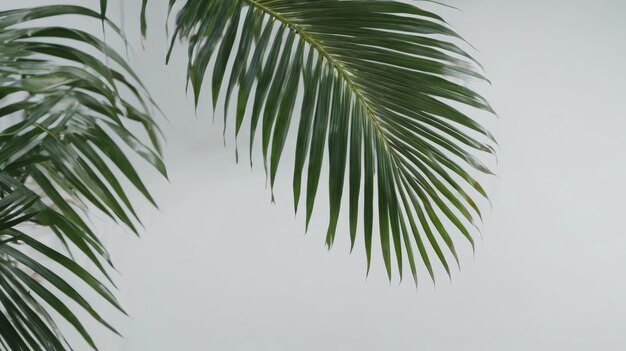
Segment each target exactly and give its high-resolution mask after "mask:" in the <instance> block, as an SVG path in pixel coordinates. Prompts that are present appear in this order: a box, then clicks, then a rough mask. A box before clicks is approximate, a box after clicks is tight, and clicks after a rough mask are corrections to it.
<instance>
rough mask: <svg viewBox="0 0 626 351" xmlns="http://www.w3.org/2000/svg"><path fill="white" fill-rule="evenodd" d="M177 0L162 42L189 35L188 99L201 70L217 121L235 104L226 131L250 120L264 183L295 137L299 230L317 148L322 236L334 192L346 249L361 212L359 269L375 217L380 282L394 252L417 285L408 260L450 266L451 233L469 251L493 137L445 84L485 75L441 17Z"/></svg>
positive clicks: (335, 0) (470, 96) (401, 7)
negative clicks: (323, 183)
mask: <svg viewBox="0 0 626 351" xmlns="http://www.w3.org/2000/svg"><path fill="white" fill-rule="evenodd" d="M145 3H146V0H144V6H145ZM176 3H177V1H176V0H171V1H170V10H172V7H173V6H174V5H176ZM178 3H182V5H181V6H179V7H178V6H177V7H176V8H177V15H176V29H175V34H174V37H180V38H183V39H186V40H187V41H188V45H189V50H188V51H189V66H188V79H189V82H190V83H191V87H192V90H193V93H194V97H195V99H196V104H197V103H198V99H199V97H200V92H201V88H202V86H203V84H204V81H205V73H206V72H207V71H210V72H212V74H211V77H210V79H211V90H212V99H213V105H214V107H215V104H216V102H217V100H218V97H219V94H220V92H223V93H224V94H225V108H226V111H227V112H226V114H225V123H226V117H227V116H228V108H229V107H231V105H235V106H236V107H235V111H234V113H233V114H232V115H233V116H234V118H233V120H234V121H233V123H234V130H235V133H236V135H239V133H240V132H241V127H242V124H243V121H244V120H245V119H249V121H250V126H251V127H250V130H249V138H250V141H251V145H252V144H253V143H254V142H255V141H257V142H258V143H260V145H261V148H262V153H263V165H264V167H265V169H266V171H267V173H268V175H269V179H270V183H271V186H272V187H273V186H274V182H275V180H276V174H277V172H278V166H279V164H280V159H281V156H282V154H283V151H284V147H285V140H286V136H287V134H288V133H289V132H290V131H293V132H294V133H297V136H298V139H297V145H296V149H295V174H294V177H293V194H294V204H295V207H296V210H297V209H298V206H299V203H300V202H301V200H303V202H304V206H305V210H306V223H307V226H308V223H309V221H310V219H311V215H312V212H313V208H314V204H315V199H316V195H317V191H318V187H319V180H320V173H321V169H322V164H323V163H324V160H325V156H324V155H325V152H326V150H327V152H326V155H327V162H328V164H329V184H328V191H329V197H330V223H329V226H328V231H327V234H326V244H327V245H328V246H329V247H330V246H332V244H333V242H334V240H335V237H336V232H337V224H338V221H339V216H340V211H341V204H342V201H341V200H342V197H343V196H344V193H346V194H347V195H346V196H348V200H349V201H348V209H347V211H348V213H349V223H350V225H349V231H350V238H351V240H352V244H353V245H354V242H355V240H356V237H357V231H358V223H359V218H362V220H361V222H362V226H363V230H362V232H363V238H364V243H365V248H366V253H367V264H368V269H369V266H370V260H371V252H372V237H373V235H374V229H373V225H374V220H373V218H374V217H377V218H378V230H377V232H378V235H379V236H380V242H381V247H382V255H383V258H384V264H385V267H386V269H387V273H388V275H389V277H390V278H391V272H392V260H394V256H395V260H396V262H397V266H398V270H399V272H400V277H401V276H402V268H403V257H407V258H408V262H409V265H410V269H411V273H412V275H413V278H414V279H415V281H416V282H417V264H416V262H415V259H416V258H418V259H421V261H422V263H423V265H424V266H425V267H426V269H427V270H428V272H429V273H430V276H431V277H432V278H433V279H434V271H433V263H432V262H433V261H434V260H436V261H439V263H440V264H441V265H442V266H443V267H444V268H445V270H446V271H447V272H448V274H450V268H449V260H450V256H452V257H453V258H454V259H455V260H456V261H457V263H458V257H457V250H456V246H455V243H456V242H457V241H458V239H456V238H453V235H455V234H454V233H452V232H451V230H453V231H455V232H458V233H460V236H462V237H464V238H465V239H466V240H467V241H469V243H470V244H471V245H472V247H473V244H474V241H473V238H472V237H473V235H474V234H473V233H475V231H476V229H472V228H474V223H475V221H477V219H478V218H480V210H479V207H478V205H477V204H476V201H475V200H474V198H476V197H486V196H487V195H486V193H485V191H484V190H483V188H482V187H481V186H480V184H479V182H478V181H477V180H476V179H475V178H476V174H479V173H487V174H489V173H490V171H489V170H488V168H487V167H486V166H484V165H483V163H482V162H481V161H480V159H479V157H478V156H477V155H478V154H482V153H487V154H494V153H495V151H494V148H493V146H492V145H493V144H495V141H494V139H493V137H492V135H491V134H490V133H489V132H488V131H487V130H486V129H485V128H483V127H482V126H481V125H480V124H479V123H477V122H476V121H475V120H473V119H472V118H471V117H470V116H468V115H466V114H465V113H463V112H461V111H460V110H459V109H458V108H456V107H455V105H458V104H461V105H466V106H470V107H473V108H476V109H481V110H485V111H489V112H493V111H492V109H491V107H490V106H489V104H488V103H487V101H486V100H485V99H484V98H483V97H482V96H480V95H479V94H477V93H476V92H474V91H472V90H471V89H469V88H467V87H466V86H464V85H462V84H459V83H457V82H458V81H459V80H463V81H465V80H486V79H485V78H484V77H483V75H482V74H481V73H480V70H479V69H477V68H476V66H477V63H476V62H475V61H474V59H473V58H472V57H471V56H470V55H469V54H468V53H467V52H466V51H464V50H463V49H462V48H461V47H459V46H458V45H456V44H455V41H456V42H458V41H460V37H459V36H458V35H457V34H456V33H455V32H454V31H453V30H452V29H451V28H450V27H449V26H448V25H447V24H446V23H445V22H444V20H443V19H442V18H441V17H439V16H438V15H436V14H434V13H432V12H429V11H426V10H423V9H421V8H419V7H416V6H414V5H410V4H406V3H401V2H399V1H391V0H316V1H312V0H230V1H222V0H220V1H205V0H186V1H179V2H178ZM144 8H145V7H144ZM168 57H169V54H168ZM229 64H230V65H232V68H231V70H230V72H229V73H228V74H227V67H229ZM298 96H301V99H302V102H301V103H300V107H299V109H300V110H299V118H294V115H295V114H297V113H298V112H297V106H296V105H297V102H298V101H299V98H298ZM231 101H232V103H231ZM292 124H297V126H295V125H294V126H292ZM251 148H252V146H251ZM305 175H306V185H304V184H303V178H305ZM301 194H302V195H301ZM301 197H303V198H304V199H301ZM415 249H417V250H415ZM433 254H434V255H435V256H436V258H434V259H433V258H432V257H430V255H433Z"/></svg>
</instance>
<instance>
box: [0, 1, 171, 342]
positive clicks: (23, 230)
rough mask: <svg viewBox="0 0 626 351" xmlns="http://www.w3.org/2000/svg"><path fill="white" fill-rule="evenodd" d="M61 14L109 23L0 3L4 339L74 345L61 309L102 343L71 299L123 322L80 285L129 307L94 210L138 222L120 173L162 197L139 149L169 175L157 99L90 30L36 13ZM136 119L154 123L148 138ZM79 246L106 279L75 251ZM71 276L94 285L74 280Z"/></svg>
mask: <svg viewBox="0 0 626 351" xmlns="http://www.w3.org/2000/svg"><path fill="white" fill-rule="evenodd" d="M61 15H79V16H86V17H89V18H92V19H93V21H94V23H95V24H99V23H100V21H101V20H102V21H103V22H102V23H108V22H107V21H108V20H106V19H102V16H101V14H100V13H98V12H94V11H92V10H89V9H86V8H83V7H78V6H45V7H38V8H31V9H18V10H13V11H4V12H0V123H2V124H1V125H2V128H1V129H0V345H1V346H0V349H6V350H69V349H70V347H69V346H68V345H67V343H66V341H65V339H64V338H63V336H62V334H61V333H60V332H59V330H58V328H57V325H56V322H55V319H54V318H52V317H51V314H50V311H55V313H56V314H58V315H59V316H60V317H61V318H63V319H65V320H66V321H67V322H68V323H69V324H70V325H72V326H73V327H74V328H75V329H76V330H77V331H78V332H79V334H80V335H82V337H83V338H84V339H85V341H86V342H87V343H88V344H89V345H90V346H91V347H93V348H95V347H96V346H95V344H94V342H93V339H92V338H91V336H90V335H89V332H88V331H87V330H86V329H85V328H84V327H83V325H82V323H81V321H79V320H78V318H77V317H76V315H75V311H74V309H73V308H70V307H68V305H67V304H66V302H67V301H72V304H73V305H75V306H77V307H79V308H82V309H83V310H85V311H86V312H87V313H88V314H90V315H91V316H92V317H93V318H94V319H95V320H97V321H98V322H100V323H101V324H102V325H104V326H105V327H107V328H108V329H110V330H112V331H114V332H116V331H115V329H113V327H112V326H111V325H109V324H108V323H107V322H106V321H105V320H104V319H103V318H102V317H101V316H100V314H99V313H98V312H97V311H96V310H95V309H94V308H92V306H91V303H90V302H89V301H87V300H86V299H85V298H84V297H83V296H82V295H81V293H79V291H85V289H91V290H93V291H94V292H96V293H97V294H98V295H100V296H101V297H102V298H103V299H104V300H105V301H107V302H108V303H110V304H111V305H112V306H113V307H115V308H116V309H118V310H120V311H122V312H123V310H122V307H121V306H120V304H119V303H118V301H117V300H116V299H115V297H114V295H113V293H112V292H111V291H110V289H109V288H108V287H107V286H108V285H113V283H112V282H111V279H110V277H109V271H110V270H111V267H112V265H111V261H110V258H109V254H108V253H107V251H106V249H105V247H104V246H103V245H102V243H101V242H100V240H99V238H98V236H97V235H96V233H94V232H93V230H92V229H91V227H90V226H89V225H88V224H87V221H86V220H85V217H86V216H85V214H84V213H83V212H84V210H87V209H88V208H96V209H98V210H99V211H100V212H102V213H104V214H105V215H107V216H108V217H110V218H112V219H113V220H115V221H117V222H120V223H123V224H125V225H126V226H127V227H129V228H130V229H131V230H133V231H135V232H136V227H137V224H138V223H139V221H138V219H137V215H136V213H135V210H134V209H133V206H132V204H131V202H130V200H129V199H128V197H127V195H126V193H125V190H124V189H123V188H122V185H121V184H120V181H121V179H122V178H126V179H127V180H128V181H129V182H130V183H131V184H133V185H134V186H135V187H136V188H137V189H138V190H139V191H140V192H141V193H143V194H144V195H145V197H146V198H147V199H148V200H149V201H151V202H153V199H152V197H151V196H150V194H149V193H148V190H147V189H146V187H145V186H144V184H143V183H142V181H141V179H140V178H139V176H138V174H137V172H136V170H135V168H134V166H133V164H132V162H131V161H130V160H129V158H128V156H127V155H128V154H129V152H131V153H136V154H138V155H139V156H141V157H143V158H145V159H146V160H147V161H148V162H149V163H151V164H152V165H153V166H154V167H156V168H157V169H158V170H159V171H161V173H163V174H165V168H164V166H163V163H162V161H161V157H160V154H159V151H158V150H159V139H160V136H159V131H158V129H157V127H156V125H155V123H154V121H153V119H152V117H151V113H150V108H151V106H152V102H151V100H150V99H149V97H148V95H147V93H146V92H145V89H144V88H143V87H142V85H141V83H139V81H138V80H137V77H136V75H135V74H134V73H133V72H132V70H131V69H130V68H129V67H128V65H127V63H126V62H125V61H124V59H123V58H122V57H120V56H119V55H118V54H117V53H116V52H115V51H114V50H113V49H112V48H110V47H109V46H108V45H107V44H106V43H105V42H103V41H101V40H100V39H98V38H97V37H95V36H93V35H91V34H89V33H87V32H83V31H81V30H77V29H72V28H67V27H50V26H49V27H37V26H36V25H35V24H34V23H33V24H31V21H33V20H37V19H41V18H49V17H52V18H56V17H57V16H61ZM59 23H62V22H61V19H60V18H59ZM109 24H110V23H109ZM109 28H111V29H112V30H113V31H114V32H119V30H118V29H117V28H116V27H115V26H114V25H112V24H110V26H109ZM94 52H96V54H94ZM121 90H123V91H127V92H128V93H127V94H124V95H128V98H124V97H123V95H122V94H121V93H120V91H121ZM131 101H132V102H131ZM130 124H139V125H141V126H143V128H144V129H145V131H146V132H147V134H148V135H149V137H150V139H151V141H150V143H149V144H148V145H145V144H143V143H142V142H141V141H140V140H138V139H137V138H136V137H135V136H134V135H133V134H132V133H131V132H130V131H129V129H128V127H129V125H130ZM35 227H40V228H44V229H47V230H48V231H50V232H51V233H53V234H54V235H56V237H57V240H58V242H59V243H61V247H64V248H65V250H57V249H53V248H52V247H51V246H48V245H46V244H44V243H43V242H42V240H41V238H40V237H39V236H40V234H37V233H41V230H37V231H33V228H35ZM77 253H78V254H80V255H81V256H84V257H86V258H87V259H89V260H90V261H91V263H93V265H94V266H95V267H97V269H98V270H99V274H98V275H99V276H100V277H99V278H98V277H96V276H94V275H92V273H89V272H88V271H87V270H85V269H84V268H82V267H81V266H80V265H79V264H77V263H76V262H75V261H74V255H75V254H77ZM35 255H36V257H38V258H36V257H35ZM41 257H45V259H46V260H45V261H42V260H41V259H40V258H41ZM45 262H50V263H53V264H52V265H48V264H46V263H45ZM48 266H50V267H48ZM52 267H61V268H62V269H56V268H52ZM68 276H72V277H73V278H76V279H78V280H79V281H81V282H82V285H83V287H74V286H73V285H70V283H68V282H67V281H66V280H65V279H66V278H64V277H68ZM35 277H39V278H35ZM76 279H73V280H76ZM103 281H108V282H109V283H108V284H105V283H104V282H103ZM58 293H60V294H61V295H63V296H64V297H61V295H59V294H58ZM116 333H117V332H116Z"/></svg>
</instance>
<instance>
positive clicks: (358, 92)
mask: <svg viewBox="0 0 626 351" xmlns="http://www.w3.org/2000/svg"><path fill="white" fill-rule="evenodd" d="M242 1H244V2H246V3H248V5H249V6H251V7H256V8H258V9H259V10H261V11H263V12H265V13H267V14H268V15H270V16H271V17H274V18H275V19H276V20H278V21H280V22H281V23H283V24H284V25H286V26H288V27H289V28H291V29H292V30H294V31H295V32H296V33H297V34H298V35H299V36H300V37H301V38H302V39H303V40H304V41H305V42H307V43H308V44H309V45H311V47H313V48H314V49H315V50H317V52H318V53H319V54H320V55H321V56H322V57H324V58H325V59H326V60H327V61H328V63H329V64H330V65H331V66H333V67H334V68H335V70H337V73H338V74H339V75H340V76H341V77H342V78H343V80H344V81H345V82H346V84H347V85H348V89H350V90H351V91H352V92H353V93H354V94H355V96H356V99H357V101H358V102H359V103H360V104H361V105H362V106H363V107H364V108H365V111H366V114H367V116H368V117H369V118H368V119H369V121H370V122H371V123H372V125H373V126H374V130H375V132H376V134H378V135H379V136H380V137H381V139H382V141H383V147H384V148H385V150H386V151H387V153H388V154H389V155H390V156H391V157H392V159H394V163H395V157H393V153H391V152H389V148H390V147H389V145H388V141H387V137H386V135H385V133H384V132H383V128H382V126H381V125H380V123H379V122H378V120H377V118H376V113H375V112H374V109H373V108H372V107H371V106H370V105H369V104H368V102H367V98H366V97H365V96H364V95H363V93H362V92H361V90H360V89H359V88H358V86H357V84H356V83H354V82H353V81H352V78H350V75H349V74H348V71H347V70H346V69H345V67H343V65H342V64H341V63H340V62H338V61H337V60H336V59H335V58H334V57H333V56H332V55H331V54H330V53H329V52H328V51H326V49H325V48H324V47H323V46H322V45H321V44H320V43H318V42H317V40H315V39H314V38H313V37H312V36H310V35H309V34H307V33H306V32H305V31H304V30H303V29H302V28H300V27H298V26H297V25H295V24H293V23H291V22H289V20H288V19H287V18H285V17H284V16H282V15H281V14H279V13H277V12H276V11H273V10H272V9H270V8H268V7H266V6H264V5H263V4H260V3H258V2H257V1H256V0H242Z"/></svg>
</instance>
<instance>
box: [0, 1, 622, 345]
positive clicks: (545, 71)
mask: <svg viewBox="0 0 626 351" xmlns="http://www.w3.org/2000/svg"><path fill="white" fill-rule="evenodd" d="M39 2H40V3H42V1H39ZM152 2H153V3H154V4H153V5H152V6H153V7H152V9H151V11H150V13H149V17H150V21H149V22H150V23H149V26H150V34H149V38H148V41H147V42H146V44H145V46H146V49H145V50H142V49H141V45H140V44H139V41H138V40H137V33H136V29H137V27H138V23H137V21H136V18H137V16H136V15H137V14H138V6H139V4H138V3H139V1H135V2H131V1H124V3H125V7H126V10H125V17H126V29H127V30H128V32H129V36H130V37H131V39H132V40H131V41H132V42H133V45H134V53H133V54H131V56H132V62H133V63H134V65H135V66H136V67H137V71H138V72H139V74H140V76H141V77H142V78H143V79H144V82H145V83H146V84H147V86H148V88H149V90H150V91H151V92H152V94H153V95H154V97H155V99H156V100H157V101H158V102H159V104H160V105H161V107H162V108H163V110H164V111H165V113H166V114H167V116H168V117H169V119H170V121H171V124H167V123H165V124H164V125H163V127H164V129H165V131H166V133H167V138H168V145H167V152H166V160H167V164H168V166H169V172H170V183H168V182H166V181H164V180H163V179H160V178H159V177H158V176H157V175H156V174H155V172H153V171H150V170H148V169H147V168H146V172H144V174H146V176H145V180H146V182H147V183H148V185H149V187H150V189H152V191H153V193H154V194H155V196H156V198H157V200H158V202H159V204H160V208H161V209H160V211H157V210H154V209H152V208H150V207H149V206H148V205H147V203H145V202H142V204H143V205H142V208H141V210H140V212H141V213H142V214H143V218H144V223H145V227H146V230H145V234H143V238H142V239H141V240H137V239H135V238H133V237H132V236H131V235H130V234H127V233H117V232H118V231H119V230H117V229H116V228H113V227H110V233H109V235H110V236H111V237H110V239H109V240H110V241H111V247H112V252H113V255H114V259H115V261H116V262H117V266H118V269H119V270H120V271H121V272H122V275H121V276H120V277H119V279H118V282H119V285H120V287H121V292H120V298H121V300H122V301H123V303H124V305H125V306H127V309H128V311H129V313H130V315H131V318H125V317H122V316H119V315H117V314H113V313H112V314H111V316H112V317H111V318H113V320H115V321H116V323H115V325H116V326H118V327H119V328H120V330H121V331H123V334H124V335H125V338H124V339H120V338H118V337H116V336H115V335H112V334H110V333H108V332H106V331H102V330H101V329H98V328H96V330H97V331H98V332H97V334H98V339H99V340H100V345H102V347H101V349H103V350H133V351H144V350H150V351H170V350H186V351H195V350H311V351H313V350H315V351H318V350H328V351H332V350H361V351H367V350H371V351H375V350H384V349H386V350H400V349H421V350H429V351H444V350H446V351H448V350H461V349H462V350H467V351H472V350H477V351H478V350H480V351H488V350H493V351H501V350H507V351H515V350H539V351H540V350H546V351H548V350H550V351H553V350H568V351H574V350H592V349H593V350H604V351H611V350H616V351H617V350H624V349H626V301H625V300H624V296H626V279H625V277H626V275H625V274H624V273H625V271H624V270H625V267H626V230H625V229H624V223H623V221H622V219H623V211H624V209H625V206H624V204H623V201H622V199H624V198H625V197H626V184H625V183H624V179H626V166H625V165H626V157H625V156H624V153H623V151H624V150H625V149H626V138H625V131H626V99H624V93H625V89H624V85H623V84H624V81H626V69H625V68H624V65H623V61H624V57H626V41H625V40H624V36H625V35H626V22H625V21H624V20H623V17H624V14H625V13H626V3H625V2H623V1H620V0H613V1H608V0H606V1H579V0H570V1H564V0H561V1H558V0H544V1H538V0H534V1H502V0H473V1H466V0H463V1H448V3H451V4H455V5H456V6H458V7H459V8H461V9H462V11H454V10H444V11H443V12H444V13H445V14H447V18H448V19H449V21H450V22H451V23H452V24H453V26H454V27H455V28H456V29H458V30H459V31H460V32H461V33H462V34H463V35H464V36H465V37H466V38H467V39H468V40H469V41H470V42H471V43H472V44H474V46H476V47H477V48H478V49H479V53H478V54H477V56H478V57H479V59H480V60H481V62H482V63H483V64H484V66H485V67H486V69H487V74H488V76H489V78H490V79H491V80H492V82H493V86H492V87H489V86H479V87H478V88H479V89H480V90H481V91H483V92H485V94H486V95H487V96H488V97H489V99H490V100H491V101H492V103H493V104H494V106H495V108H496V110H497V111H498V113H499V114H500V115H501V116H502V117H503V119H501V120H499V121H496V120H489V121H486V123H487V124H488V125H489V126H491V127H492V128H493V129H494V130H495V132H496V135H497V137H498V140H499V142H500V145H501V152H500V164H499V166H498V167H497V169H496V170H497V173H498V174H499V176H500V177H501V178H502V180H497V179H489V178H487V179H485V181H486V184H487V187H488V188H489V190H490V192H491V194H492V195H493V203H494V209H493V211H492V213H491V214H489V215H488V216H487V219H486V223H485V238H484V240H483V241H482V242H481V243H480V244H479V245H478V250H477V253H476V258H475V259H474V258H473V257H472V255H471V253H469V252H467V251H466V252H465V254H464V256H465V257H463V259H462V263H463V268H462V271H461V272H460V273H458V272H455V274H454V277H453V281H452V283H449V282H446V281H445V279H441V280H440V282H439V284H438V285H437V288H436V289H433V287H432V284H431V283H429V282H428V281H427V280H426V279H423V281H422V284H421V286H420V288H419V289H418V290H417V291H416V290H415V288H414V286H413V285H412V283H411V282H410V281H408V280H407V281H405V282H404V283H403V284H402V285H398V284H397V281H395V280H394V282H393V283H392V284H389V283H388V281H387V279H386V277H385V274H384V270H383V267H382V263H381V262H380V260H379V259H378V260H377V261H376V262H375V264H374V266H373V270H372V272H371V274H370V276H369V278H368V279H367V280H366V279H365V259H364V253H363V250H362V248H361V247H360V246H359V247H358V249H357V250H356V251H355V252H354V253H353V254H352V255H349V254H348V247H349V245H348V240H347V237H346V236H345V235H344V236H343V237H341V238H339V240H338V243H337V244H336V245H335V247H334V249H333V250H332V251H330V252H327V251H326V250H325V249H324V247H323V241H324V233H325V230H324V229H325V223H326V217H325V215H326V209H325V208H324V206H319V207H318V215H317V216H316V217H315V220H314V223H313V226H312V228H311V229H310V230H309V234H307V235H306V236H305V235H303V219H302V216H298V217H294V215H293V209H292V205H291V191H290V188H291V181H290V175H291V172H290V171H289V167H288V166H285V167H284V168H283V169H284V171H283V173H281V177H280V179H279V182H278V189H277V204H276V205H271V204H270V202H269V192H268V191H267V190H266V189H265V188H264V184H265V175H264V173H263V170H262V169H261V167H255V168H254V169H253V170H252V171H250V168H249V167H248V164H247V160H246V159H245V158H244V161H243V162H241V164H240V165H236V164H235V163H234V156H233V154H234V148H233V142H232V139H229V140H228V146H227V148H226V149H224V148H223V145H222V136H221V133H222V122H221V115H220V114H219V111H218V115H217V116H216V122H215V125H211V117H210V116H211V112H210V108H209V103H210V101H209V98H208V96H206V97H205V99H204V101H203V103H202V106H201V107H200V109H199V111H198V117H197V118H196V117H195V115H194V110H193V103H192V101H191V99H190V98H187V97H186V96H185V93H184V85H185V82H184V78H185V73H184V70H185V64H186V52H185V49H184V48H181V47H180V46H179V47H178V48H177V50H176V52H175V54H174V55H173V56H174V59H173V61H172V62H171V63H170V65H169V66H168V67H164V66H163V61H164V59H163V57H164V53H165V47H166V45H167V40H166V38H165V33H164V31H163V30H162V27H161V24H162V22H163V16H164V6H165V4H157V3H158V2H157V1H152ZM162 2H163V3H165V1H162ZM24 3H35V2H34V1H25V2H24ZM78 3H81V2H80V1H79V2H78ZM90 3H93V5H94V6H95V5H96V2H95V1H91V2H90ZM119 3H121V1H120V0H118V1H114V2H113V4H112V7H113V8H112V9H111V15H112V16H113V17H116V18H118V19H119V10H118V9H119V7H118V5H119ZM4 6H8V5H4V4H3V7H4ZM242 145H246V144H243V143H242ZM242 149H244V150H245V148H242ZM288 163H289V159H288V158H287V159H285V163H284V165H287V164H288ZM320 192H321V193H323V194H324V193H325V192H326V189H325V188H322V189H321V191H320ZM323 202H324V200H323V198H321V199H320V200H319V202H318V203H319V204H323ZM359 244H361V245H362V242H359Z"/></svg>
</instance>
